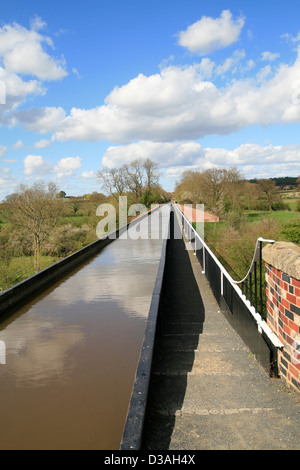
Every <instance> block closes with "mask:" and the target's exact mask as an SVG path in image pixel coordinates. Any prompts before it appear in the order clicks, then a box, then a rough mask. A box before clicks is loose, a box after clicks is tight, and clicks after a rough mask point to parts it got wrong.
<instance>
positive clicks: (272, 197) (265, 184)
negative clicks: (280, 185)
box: [258, 179, 280, 211]
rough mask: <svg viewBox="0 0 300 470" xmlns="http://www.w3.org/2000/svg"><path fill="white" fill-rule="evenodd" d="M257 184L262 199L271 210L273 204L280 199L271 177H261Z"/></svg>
mask: <svg viewBox="0 0 300 470" xmlns="http://www.w3.org/2000/svg"><path fill="white" fill-rule="evenodd" d="M258 185H259V187H260V189H261V192H262V194H263V197H264V199H266V201H267V204H268V206H269V210H270V211H272V210H273V208H274V204H275V203H276V202H279V200H280V195H279V193H278V190H277V188H276V185H275V183H274V181H272V180H271V179H261V180H259V181H258Z"/></svg>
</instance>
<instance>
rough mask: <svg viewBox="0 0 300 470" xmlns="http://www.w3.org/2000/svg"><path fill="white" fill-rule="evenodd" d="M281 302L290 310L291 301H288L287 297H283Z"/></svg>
mask: <svg viewBox="0 0 300 470" xmlns="http://www.w3.org/2000/svg"><path fill="white" fill-rule="evenodd" d="M281 303H282V305H283V306H284V307H285V308H287V309H288V310H290V302H288V301H287V300H286V299H281Z"/></svg>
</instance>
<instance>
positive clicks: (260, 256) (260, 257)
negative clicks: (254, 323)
mask: <svg viewBox="0 0 300 470" xmlns="http://www.w3.org/2000/svg"><path fill="white" fill-rule="evenodd" d="M259 270H260V273H259V296H260V314H261V315H262V313H263V295H262V241H261V240H259Z"/></svg>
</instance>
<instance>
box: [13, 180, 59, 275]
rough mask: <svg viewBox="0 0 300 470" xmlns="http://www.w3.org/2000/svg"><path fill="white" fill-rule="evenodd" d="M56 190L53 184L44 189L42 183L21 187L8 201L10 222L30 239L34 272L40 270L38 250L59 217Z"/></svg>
mask: <svg viewBox="0 0 300 470" xmlns="http://www.w3.org/2000/svg"><path fill="white" fill-rule="evenodd" d="M56 191H57V188H56V187H55V185H54V184H53V183H51V184H49V185H48V188H47V189H46V188H45V185H44V184H43V183H41V182H40V183H35V184H34V185H33V186H26V185H21V186H20V187H19V188H18V190H17V192H16V193H15V194H14V196H13V197H12V198H11V200H10V201H9V204H10V209H11V210H10V220H11V222H12V224H13V225H14V226H16V227H18V228H19V229H20V230H22V231H23V230H25V231H26V232H27V233H29V234H30V236H31V237H32V245H33V252H34V265H35V272H38V271H39V270H40V250H41V246H42V244H43V242H44V240H45V238H46V237H47V236H48V235H49V233H50V232H51V231H52V230H53V228H54V227H55V225H56V222H57V219H58V216H59V208H60V204H59V201H58V200H57V199H56V197H55V195H56Z"/></svg>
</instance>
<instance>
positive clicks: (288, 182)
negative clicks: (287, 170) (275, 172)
mask: <svg viewBox="0 0 300 470" xmlns="http://www.w3.org/2000/svg"><path fill="white" fill-rule="evenodd" d="M270 179H271V180H272V181H274V183H275V186H280V187H285V186H286V187H288V186H292V187H294V188H296V187H297V186H298V185H299V184H300V177H297V176H295V177H294V176H281V177H277V178H270ZM249 182H250V183H258V182H259V180H258V179H256V178H254V179H250V180H249Z"/></svg>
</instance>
